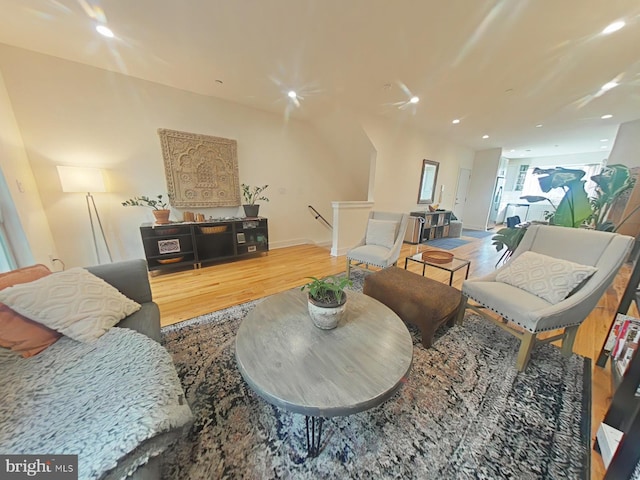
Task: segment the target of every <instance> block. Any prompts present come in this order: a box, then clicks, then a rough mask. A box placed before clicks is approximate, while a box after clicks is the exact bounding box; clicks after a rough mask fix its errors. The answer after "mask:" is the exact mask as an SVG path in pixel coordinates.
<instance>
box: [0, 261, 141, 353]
mask: <svg viewBox="0 0 640 480" xmlns="http://www.w3.org/2000/svg"><path fill="white" fill-rule="evenodd" d="M0 302H2V303H4V304H6V305H7V306H8V307H9V308H11V309H12V310H15V311H16V312H18V313H19V314H21V315H24V316H25V317H27V318H28V319H30V320H33V321H34V322H38V323H41V324H42V325H45V326H47V327H49V328H51V329H53V330H56V331H58V332H60V333H62V334H63V335H66V336H68V337H71V338H73V339H74V340H78V341H80V342H92V341H94V340H97V339H98V338H99V337H101V336H102V335H104V334H105V333H106V332H107V330H109V329H110V328H111V327H113V326H114V325H115V324H116V323H118V322H119V321H120V320H122V319H123V318H125V317H127V316H128V315H131V314H132V313H134V312H136V311H138V310H139V309H140V308H141V306H140V304H138V303H136V302H134V301H133V300H131V299H129V298H127V297H125V296H124V295H123V294H122V293H120V292H119V291H118V290H117V289H116V288H114V287H112V286H111V285H109V284H108V283H107V282H105V281H104V280H102V279H101V278H98V277H96V276H95V275H93V274H92V273H89V272H88V271H87V270H85V269H84V268H71V269H69V270H66V271H63V272H57V273H54V274H52V275H48V276H46V277H42V278H40V279H38V280H34V281H32V282H29V283H22V284H19V285H14V286H13V287H8V288H5V289H4V290H1V291H0Z"/></svg>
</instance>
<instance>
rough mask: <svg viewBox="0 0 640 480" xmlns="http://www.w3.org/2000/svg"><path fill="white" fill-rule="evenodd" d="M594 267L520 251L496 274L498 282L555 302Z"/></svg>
mask: <svg viewBox="0 0 640 480" xmlns="http://www.w3.org/2000/svg"><path fill="white" fill-rule="evenodd" d="M597 270H598V269H597V268H596V267H592V266H590V265H580V264H579V263H574V262H569V261H567V260H562V259H560V258H553V257H549V256H547V255H542V254H540V253H536V252H524V253H523V254H522V255H520V256H518V257H517V258H515V259H514V260H512V261H510V262H508V263H507V264H506V266H504V267H503V268H501V269H500V271H499V272H498V274H497V275H496V280H497V281H498V282H502V283H507V284H509V285H513V286H514V287H518V288H521V289H522V290H526V291H527V292H529V293H533V294H534V295H537V296H538V297H540V298H543V299H545V300H546V301H547V302H549V303H553V304H556V303H559V302H561V301H562V300H564V299H565V298H567V297H568V296H569V294H570V293H571V292H573V290H574V289H575V288H576V287H577V286H578V285H580V284H581V283H582V282H584V281H585V280H587V279H588V278H589V277H591V275H593V274H594V273H595V272H596V271H597Z"/></svg>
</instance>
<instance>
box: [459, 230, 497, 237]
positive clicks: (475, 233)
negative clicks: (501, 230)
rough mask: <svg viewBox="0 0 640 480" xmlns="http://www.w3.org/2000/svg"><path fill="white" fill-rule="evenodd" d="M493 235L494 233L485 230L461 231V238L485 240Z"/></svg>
mask: <svg viewBox="0 0 640 480" xmlns="http://www.w3.org/2000/svg"><path fill="white" fill-rule="evenodd" d="M492 235H495V232H487V231H485V230H462V236H463V237H473V238H485V237H490V236H492Z"/></svg>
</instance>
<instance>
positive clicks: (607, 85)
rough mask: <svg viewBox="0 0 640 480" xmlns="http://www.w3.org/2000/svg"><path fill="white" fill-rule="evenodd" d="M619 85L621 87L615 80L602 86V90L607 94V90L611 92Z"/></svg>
mask: <svg viewBox="0 0 640 480" xmlns="http://www.w3.org/2000/svg"><path fill="white" fill-rule="evenodd" d="M618 85H620V84H619V83H618V82H616V81H615V80H613V81H611V82H607V83H605V84H604V85H602V86H601V87H600V90H601V91H603V92H606V91H607V90H611V89H612V88H616V87H617V86H618Z"/></svg>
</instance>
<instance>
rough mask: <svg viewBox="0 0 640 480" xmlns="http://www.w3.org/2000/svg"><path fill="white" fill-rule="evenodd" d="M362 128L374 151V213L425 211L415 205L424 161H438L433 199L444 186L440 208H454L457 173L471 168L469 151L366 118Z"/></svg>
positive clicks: (446, 141)
mask: <svg viewBox="0 0 640 480" xmlns="http://www.w3.org/2000/svg"><path fill="white" fill-rule="evenodd" d="M363 125H364V129H365V131H366V133H367V135H368V136H369V139H370V140H371V143H372V144H373V145H374V147H375V149H376V151H377V158H376V161H375V182H374V184H375V190H374V195H373V198H372V200H373V201H374V202H375V208H374V209H375V210H386V211H394V212H407V213H408V212H410V211H412V210H424V209H425V208H426V205H420V204H418V189H419V188H420V174H421V172H422V160H423V159H427V160H434V161H436V162H440V165H439V171H438V179H437V182H436V190H435V191H436V200H438V199H439V198H438V197H439V194H440V189H441V186H442V185H444V186H445V190H444V195H443V200H442V203H441V205H440V206H441V207H442V208H446V209H451V208H453V203H454V201H455V187H456V184H457V182H458V170H459V168H469V169H471V168H472V167H473V155H474V151H473V150H472V149H470V148H467V147H463V146H460V145H457V144H455V143H452V142H450V141H448V140H445V139H442V138H439V137H436V136H434V135H430V134H428V133H425V132H421V131H418V130H415V129H409V128H406V126H404V125H398V124H394V123H392V122H389V121H386V120H384V119H379V118H372V117H368V118H365V119H364V120H363Z"/></svg>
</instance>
